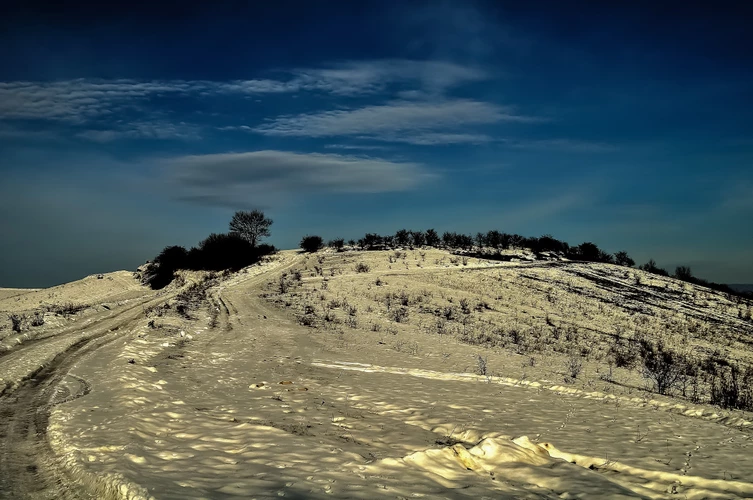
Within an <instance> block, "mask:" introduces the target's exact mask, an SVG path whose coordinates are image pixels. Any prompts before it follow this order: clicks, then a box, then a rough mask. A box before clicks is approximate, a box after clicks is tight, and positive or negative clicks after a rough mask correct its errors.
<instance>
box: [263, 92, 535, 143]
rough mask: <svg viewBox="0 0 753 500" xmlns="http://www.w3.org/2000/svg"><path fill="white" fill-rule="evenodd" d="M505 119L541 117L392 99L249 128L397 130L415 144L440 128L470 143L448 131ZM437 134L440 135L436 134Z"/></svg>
mask: <svg viewBox="0 0 753 500" xmlns="http://www.w3.org/2000/svg"><path fill="white" fill-rule="evenodd" d="M503 121H505V122H517V123H530V122H537V121H540V119H539V118H536V117H530V116H524V115H519V114H517V113H515V112H514V111H513V110H512V109H510V108H505V107H502V106H497V105H495V104H492V103H487V102H480V101H474V100H470V99H445V100H442V101H439V102H425V101H420V102H414V101H392V102H389V103H387V104H384V105H379V106H366V107H362V108H358V109H346V110H334V111H324V112H321V113H311V114H301V115H294V116H282V117H279V118H276V119H274V120H271V121H270V122H269V123H266V124H264V125H261V126H259V127H256V128H254V129H253V130H254V131H255V132H258V133H261V134H265V135H273V136H297V137H333V136H348V135H350V136H365V137H369V138H374V139H379V140H394V138H395V137H396V134H403V133H410V134H414V135H412V137H413V138H414V139H415V142H416V143H422V141H423V142H427V143H428V142H431V143H436V141H434V139H431V135H430V134H432V133H434V134H436V133H438V132H444V133H445V137H444V138H445V139H453V138H454V139H455V140H458V139H461V141H460V142H469V141H468V139H473V140H474V141H477V140H478V139H479V137H481V136H472V135H469V134H457V133H455V134H452V133H449V132H451V131H452V130H453V129H457V128H458V127H462V126H468V125H483V124H491V123H497V122H503ZM422 136H423V137H424V139H423V140H422V139H421V137H422ZM427 138H428V139H427ZM437 138H439V136H436V137H435V139H437ZM402 140H403V141H404V142H409V141H410V140H411V139H410V138H408V137H407V136H405V135H403V136H402ZM470 142H473V141H470Z"/></svg>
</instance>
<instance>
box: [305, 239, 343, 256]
mask: <svg viewBox="0 0 753 500" xmlns="http://www.w3.org/2000/svg"><path fill="white" fill-rule="evenodd" d="M340 241H342V240H340ZM300 245H301V248H302V249H303V251H304V252H309V253H313V252H316V251H317V250H319V249H321V248H322V247H323V246H324V240H322V237H321V236H304V237H303V239H301V243H300Z"/></svg>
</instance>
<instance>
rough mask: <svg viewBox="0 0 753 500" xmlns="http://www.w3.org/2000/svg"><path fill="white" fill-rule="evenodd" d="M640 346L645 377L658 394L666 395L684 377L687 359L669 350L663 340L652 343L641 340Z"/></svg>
mask: <svg viewBox="0 0 753 500" xmlns="http://www.w3.org/2000/svg"><path fill="white" fill-rule="evenodd" d="M638 345H639V349H640V354H641V358H642V360H643V376H644V377H646V378H647V379H649V380H650V381H651V382H652V383H653V385H654V390H655V391H656V392H658V393H659V394H666V393H667V391H668V390H670V389H672V388H673V387H674V386H675V385H677V383H678V382H679V381H680V379H681V378H682V377H683V375H684V373H685V365H686V360H685V357H684V356H683V355H681V354H680V353H677V352H675V351H672V350H670V349H668V348H667V347H666V346H665V345H664V342H663V341H662V340H659V341H656V342H651V341H649V340H648V339H640V340H639V342H638Z"/></svg>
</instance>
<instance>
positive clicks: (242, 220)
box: [230, 210, 272, 247]
mask: <svg viewBox="0 0 753 500" xmlns="http://www.w3.org/2000/svg"><path fill="white" fill-rule="evenodd" d="M271 225H272V219H268V218H267V217H265V216H264V212H262V211H261V210H252V211H250V212H249V211H238V212H235V214H234V215H233V219H232V220H231V221H230V232H231V233H234V234H237V235H238V236H240V237H241V238H243V239H244V240H246V241H248V242H249V243H251V246H253V247H256V245H257V244H258V243H259V240H260V239H261V238H265V237H267V236H269V226H271Z"/></svg>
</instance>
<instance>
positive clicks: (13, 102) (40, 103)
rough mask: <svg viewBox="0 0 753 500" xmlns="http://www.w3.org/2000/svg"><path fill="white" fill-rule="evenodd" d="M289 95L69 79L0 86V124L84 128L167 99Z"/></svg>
mask: <svg viewBox="0 0 753 500" xmlns="http://www.w3.org/2000/svg"><path fill="white" fill-rule="evenodd" d="M286 91H289V89H288V87H287V86H286V84H285V83H284V82H275V81H272V80H247V81H231V82H211V81H186V80H169V81H138V80H123V79H120V80H86V79H78V80H65V81H58V82H0V119H27V120H28V119H32V120H34V119H37V120H39V119H42V120H59V121H64V122H71V123H84V122H88V121H91V120H94V119H98V118H102V117H112V116H117V114H118V113H120V112H123V111H126V110H129V109H134V108H136V107H137V106H138V105H140V104H141V103H143V102H144V101H146V100H147V99H150V98H155V97H157V98H158V97H164V96H208V95H218V94H223V93H269V92H286Z"/></svg>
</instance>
